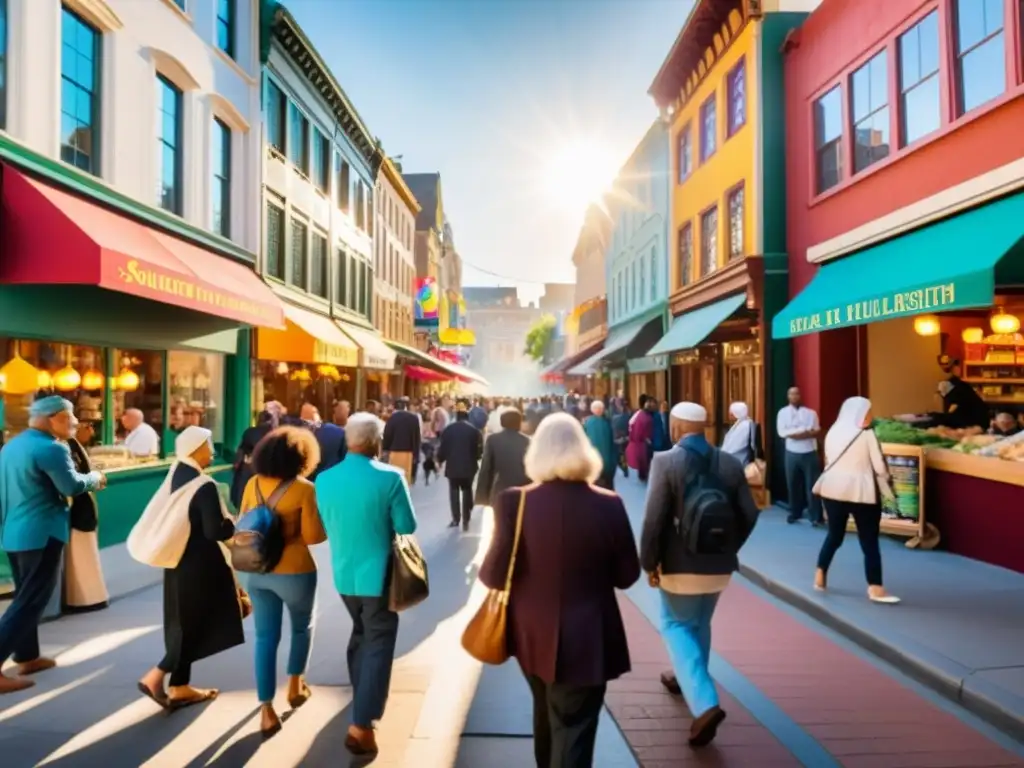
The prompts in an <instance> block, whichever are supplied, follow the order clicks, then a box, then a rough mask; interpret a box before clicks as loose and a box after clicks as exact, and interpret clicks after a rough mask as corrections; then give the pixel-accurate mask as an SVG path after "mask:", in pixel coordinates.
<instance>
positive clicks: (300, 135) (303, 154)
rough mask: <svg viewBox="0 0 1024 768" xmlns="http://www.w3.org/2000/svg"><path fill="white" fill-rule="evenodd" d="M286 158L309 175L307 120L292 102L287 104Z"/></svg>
mask: <svg viewBox="0 0 1024 768" xmlns="http://www.w3.org/2000/svg"><path fill="white" fill-rule="evenodd" d="M288 159H289V160H291V161H292V165H294V166H295V168H296V169H297V170H299V171H301V172H302V173H303V174H304V175H306V176H309V120H307V119H306V116H305V115H304V114H302V110H300V109H299V108H298V107H297V106H295V105H294V104H289V105H288Z"/></svg>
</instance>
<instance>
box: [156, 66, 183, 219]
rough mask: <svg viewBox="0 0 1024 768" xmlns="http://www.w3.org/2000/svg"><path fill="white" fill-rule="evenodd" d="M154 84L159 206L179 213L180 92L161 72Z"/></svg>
mask: <svg viewBox="0 0 1024 768" xmlns="http://www.w3.org/2000/svg"><path fill="white" fill-rule="evenodd" d="M156 87H157V108H156V109H157V115H156V116H157V128H158V132H157V150H158V153H159V154H158V155H157V159H158V162H159V178H160V189H159V201H160V207H161V208H163V209H164V210H167V211H170V212H171V213H176V214H178V215H181V186H182V185H181V173H182V172H181V91H179V90H178V89H177V88H175V87H174V85H173V84H172V83H171V81H170V80H168V79H166V78H165V77H163V76H161V75H157V77H156Z"/></svg>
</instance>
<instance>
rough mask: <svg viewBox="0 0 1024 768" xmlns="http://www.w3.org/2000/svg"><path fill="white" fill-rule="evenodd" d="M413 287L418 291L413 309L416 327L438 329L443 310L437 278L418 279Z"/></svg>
mask: <svg viewBox="0 0 1024 768" xmlns="http://www.w3.org/2000/svg"><path fill="white" fill-rule="evenodd" d="M413 285H414V287H415V289H416V300H415V306H414V308H413V319H414V320H415V323H416V325H417V326H420V327H429V328H435V327H437V325H438V322H439V319H440V310H441V306H440V303H441V301H440V296H438V288H437V278H434V277H417V278H416V281H415V283H414V284H413Z"/></svg>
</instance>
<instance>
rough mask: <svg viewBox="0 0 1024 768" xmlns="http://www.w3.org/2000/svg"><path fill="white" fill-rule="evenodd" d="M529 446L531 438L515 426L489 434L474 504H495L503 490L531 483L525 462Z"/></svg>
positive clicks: (485, 442)
mask: <svg viewBox="0 0 1024 768" xmlns="http://www.w3.org/2000/svg"><path fill="white" fill-rule="evenodd" d="M529 447H530V438H528V437H527V436H526V435H524V434H522V433H521V432H518V431H516V430H514V429H503V430H501V432H496V433H494V434H493V435H489V436H488V438H487V440H485V441H484V457H483V462H482V463H481V464H480V475H479V476H478V477H477V481H476V503H477V504H482V505H484V506H490V507H494V506H495V505H496V504H497V501H498V494H500V493H501V492H502V491H504V490H506V489H507V488H517V487H519V486H523V485H529V484H530V478H528V477H527V476H526V467H525V463H524V462H525V459H526V449H527V448H529Z"/></svg>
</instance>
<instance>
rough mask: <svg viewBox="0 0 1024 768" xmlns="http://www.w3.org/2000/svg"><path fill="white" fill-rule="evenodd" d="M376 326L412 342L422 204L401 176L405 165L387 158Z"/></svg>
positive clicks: (379, 204) (382, 176)
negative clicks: (416, 250) (419, 221)
mask: <svg viewBox="0 0 1024 768" xmlns="http://www.w3.org/2000/svg"><path fill="white" fill-rule="evenodd" d="M374 202H375V206H376V209H377V210H376V216H377V225H376V227H375V236H374V262H375V264H376V271H375V274H374V310H373V321H374V326H375V327H376V328H377V330H378V331H380V332H381V334H382V335H383V336H384V338H385V339H389V340H391V341H397V342H399V343H401V344H405V345H411V344H412V343H413V280H414V278H415V277H416V259H415V243H416V214H418V213H419V212H420V204H419V202H418V201H417V200H416V198H415V196H414V195H413V193H412V190H410V189H409V186H408V185H407V184H406V183H405V181H404V179H402V167H401V165H399V164H398V163H397V162H395V161H392V160H391V159H390V158H384V159H383V162H382V164H381V169H380V173H379V174H378V175H377V194H376V197H375V198H374Z"/></svg>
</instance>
